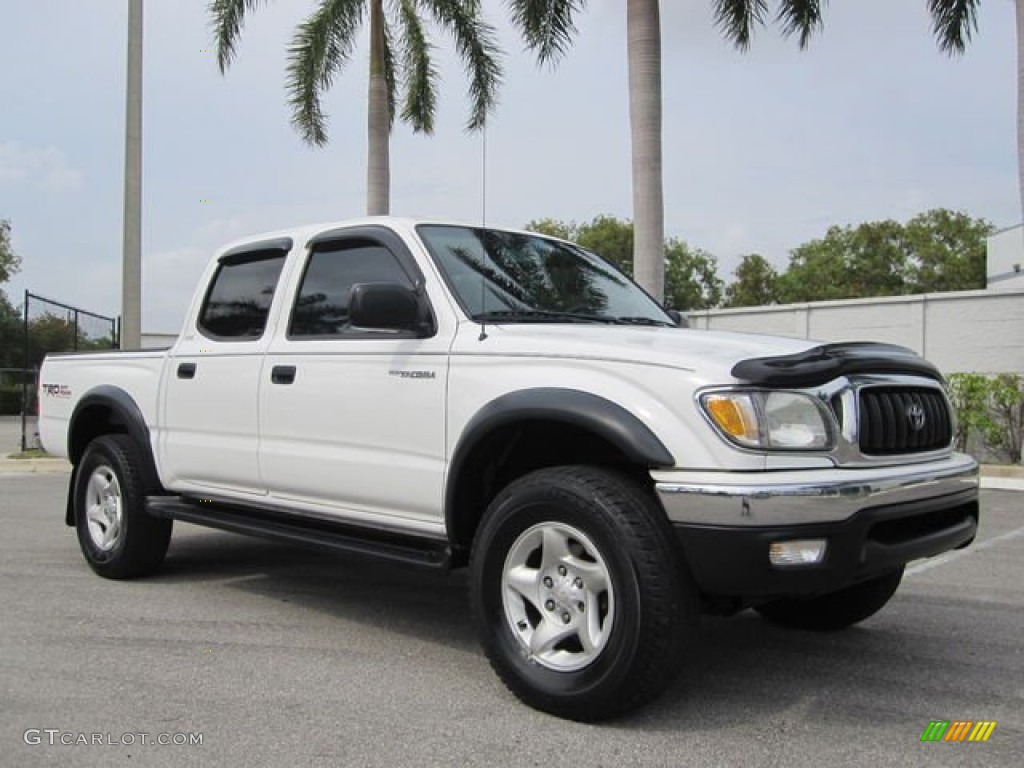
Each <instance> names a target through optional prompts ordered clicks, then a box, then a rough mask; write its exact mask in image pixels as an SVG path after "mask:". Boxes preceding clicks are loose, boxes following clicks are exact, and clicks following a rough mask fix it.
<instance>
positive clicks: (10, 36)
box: [0, 0, 1021, 332]
mask: <svg viewBox="0 0 1024 768" xmlns="http://www.w3.org/2000/svg"><path fill="white" fill-rule="evenodd" d="M127 5H128V3H127V0H0V37H2V44H0V73H2V74H0V218H3V219H8V220H9V221H10V223H11V227H12V240H13V244H14V247H15V249H16V251H17V252H18V254H19V255H20V256H21V258H22V269H21V272H20V274H18V275H17V276H16V277H15V278H14V279H13V280H12V281H11V282H10V283H9V284H8V285H7V286H5V290H6V292H7V294H8V296H9V297H10V298H11V299H12V300H13V301H14V302H15V303H16V304H18V303H20V302H21V296H22V292H23V291H24V290H25V289H28V290H30V291H32V292H33V293H35V294H39V295H42V296H45V297H47V298H52V299H55V300H58V301H61V302H64V303H68V304H74V305H78V306H81V307H83V308H86V309H89V310H92V311H94V312H98V313H101V314H107V315H116V314H119V312H120V309H119V307H120V295H121V294H120V274H121V266H120V264H121V261H120V260H121V231H122V230H121V224H122V210H123V198H122V189H123V167H124V143H123V142H124V80H125V38H126V30H127ZM314 6H315V0H276V1H274V2H268V3H266V4H265V5H261V6H260V8H259V10H258V11H257V12H256V13H254V14H253V15H252V16H251V17H249V21H248V23H247V25H246V28H245V30H244V32H243V36H242V39H241V42H240V45H239V47H238V56H237V59H236V60H235V62H234V64H233V65H232V67H231V69H230V70H229V71H228V73H227V76H226V77H222V76H221V75H220V74H219V72H218V70H217V67H216V63H215V57H214V54H213V53H212V50H211V49H212V47H213V43H212V37H211V34H210V28H209V23H208V19H207V12H206V2H205V0H146V2H145V44H144V45H145V64H144V116H143V121H144V127H143V142H144V149H143V164H144V170H143V195H144V198H143V262H142V270H143V331H144V332H176V331H177V330H178V328H179V327H180V325H181V322H182V320H183V316H184V311H185V309H186V307H187V305H188V302H189V298H190V296H191V294H192V292H193V290H194V288H195V283H196V280H197V278H198V277H199V274H200V272H201V270H202V268H203V266H204V265H205V263H206V262H207V260H208V259H209V258H210V256H211V255H212V253H213V252H214V250H215V249H216V248H218V247H219V246H221V245H223V244H224V243H226V242H228V241H231V240H234V239H237V238H241V237H246V236H249V235H253V234H257V233H260V232H265V231H269V230H274V229H281V228H287V227H289V226H298V225H303V224H309V223H314V222H320V221H341V220H344V219H347V218H352V217H356V216H360V215H362V214H363V212H364V210H365V173H366V172H365V167H366V141H365V135H366V109H365V104H366V99H365V94H366V77H367V63H366V59H367V56H368V52H367V47H366V45H365V40H364V41H363V44H361V46H360V47H359V49H358V50H357V51H356V52H355V56H354V57H353V60H352V61H351V63H350V64H349V66H348V67H347V68H346V70H345V71H344V73H343V74H342V76H341V77H339V78H338V79H337V80H336V81H335V84H334V87H333V88H332V89H331V90H330V91H329V92H328V94H327V96H326V98H325V100H324V106H325V108H326V111H327V112H328V114H329V116H330V117H329V137H330V143H329V145H328V146H327V147H326V148H324V149H312V148H310V147H308V146H306V145H305V144H303V143H302V141H301V139H300V138H299V136H298V134H297V133H296V132H295V130H294V129H293V128H292V127H291V125H290V122H289V112H288V108H287V104H286V96H285V91H284V80H285V64H286V48H287V44H288V41H289V39H290V37H291V35H292V33H293V30H294V27H295V24H296V23H297V22H299V21H300V20H301V19H302V18H304V17H305V16H306V15H307V14H308V13H309V11H310V9H311V8H312V7H314ZM484 8H485V13H486V15H487V17H488V18H489V20H491V21H492V22H493V23H494V24H495V26H496V27H497V28H498V36H499V40H500V43H501V45H502V47H503V48H504V50H505V52H506V55H505V58H504V82H503V85H502V88H501V91H500V104H499V107H498V109H497V111H496V112H495V113H494V114H493V115H492V117H491V118H490V122H489V125H488V129H487V136H486V163H485V161H484V157H485V153H484V142H483V140H482V137H481V136H480V135H479V134H467V133H465V132H464V130H463V127H464V124H465V121H466V118H467V116H468V102H467V100H466V97H465V93H466V86H467V82H466V80H465V78H464V76H463V73H462V70H461V67H460V65H459V63H458V61H457V60H456V59H455V58H454V56H453V55H452V53H451V46H450V43H449V41H448V40H446V39H445V37H444V36H443V35H442V34H438V33H437V31H436V30H435V42H436V43H437V45H438V50H437V56H438V62H439V66H440V69H441V75H442V86H441V87H442V93H441V97H440V105H439V113H438V119H437V123H436V130H435V133H434V135H433V136H432V137H424V136H422V135H416V134H413V133H412V131H411V129H410V128H408V127H407V126H404V125H400V124H399V125H397V126H396V129H395V132H394V134H393V138H392V158H391V169H392V212H393V213H395V214H397V215H408V216H425V217H438V218H444V219H458V220H463V221H472V222H478V221H480V220H481V217H482V216H483V213H484V210H485V207H484V203H483V200H484V197H485V196H486V220H487V223H488V224H495V225H501V226H510V227H517V228H518V227H522V226H523V225H525V224H526V223H527V222H528V221H530V220H532V219H538V218H544V217H551V218H556V219H563V220H567V221H572V220H575V221H585V220H589V219H591V218H593V217H594V216H596V215H598V214H610V215H614V216H618V217H621V218H630V217H631V216H632V212H631V205H632V204H631V189H630V146H629V113H628V91H627V73H626V37H625V2H624V0H589V2H588V4H587V9H586V11H585V12H584V13H583V14H582V15H580V17H579V20H578V21H579V24H578V26H579V34H578V37H577V39H576V43H575V45H574V47H573V48H572V49H571V51H570V52H569V53H568V55H567V56H566V57H565V59H564V60H563V61H562V62H561V63H560V65H559V66H558V67H557V68H554V69H551V68H547V67H545V68H539V67H538V66H537V65H536V63H535V61H534V60H533V59H532V58H531V56H530V55H529V54H527V53H526V52H525V51H523V49H522V44H521V43H520V42H519V41H518V40H517V38H516V36H515V34H514V32H513V30H512V29H511V28H510V27H509V25H508V23H507V9H506V6H505V5H504V3H502V2H500V1H499V0H484ZM710 8H711V3H710V2H709V1H707V0H663V2H662V37H663V42H662V46H663V54H662V55H663V75H662V77H663V98H664V179H665V224H666V234H667V235H669V236H672V237H677V238H681V239H683V240H685V241H686V242H688V243H689V244H690V245H692V246H695V247H699V248H703V249H705V250H707V251H709V252H710V253H712V254H714V255H715V256H716V257H717V258H718V261H719V271H720V274H721V276H722V277H723V279H725V280H727V281H728V280H730V279H731V278H732V270H733V269H734V268H735V266H736V265H737V264H738V263H739V259H740V258H741V257H742V256H743V255H744V254H747V253H753V252H757V253H761V254H763V255H764V256H766V257H767V258H768V259H769V261H771V262H772V263H773V264H775V265H776V267H777V268H780V269H781V268H784V267H785V265H786V264H787V263H788V257H789V252H790V251H791V250H792V249H793V248H795V247H797V246H798V245H800V244H801V243H804V242H806V241H808V240H811V239H813V238H817V237H821V236H822V235H824V233H825V231H826V230H827V228H828V227H829V226H830V225H833V224H839V225H845V224H854V225H855V224H857V223H860V222H862V221H872V220H879V219H889V218H892V219H897V220H906V219H908V218H910V217H912V216H914V215H915V214H917V213H920V212H922V211H925V210H928V209H930V208H937V207H945V208H952V209H956V210H962V211H965V212H967V213H968V214H970V215H971V216H976V217H982V218H985V219H988V220H989V221H991V222H993V223H994V224H995V225H996V226H998V227H1000V228H1002V227H1006V226H1012V225H1015V224H1017V223H1019V221H1020V218H1021V213H1020V201H1019V195H1018V190H1017V173H1016V168H1017V158H1016V122H1015V121H1016V98H1015V94H1016V90H1015V77H1016V55H1015V42H1014V15H1013V14H1014V8H1013V2H1012V0H985V2H983V3H982V4H981V11H980V14H979V29H978V31H977V33H976V35H975V38H974V41H973V44H972V45H971V46H970V48H969V50H968V51H967V53H966V54H965V55H963V56H959V57H954V58H950V57H948V56H946V55H945V54H942V53H940V52H939V51H938V49H937V47H936V45H935V43H934V39H933V37H932V34H931V25H930V20H929V17H928V14H927V11H926V2H925V0H856V2H854V1H852V0H832V2H829V3H828V4H827V6H826V17H825V27H824V30H823V31H822V32H821V34H819V35H818V36H816V37H815V38H814V40H813V41H812V43H811V45H810V48H809V50H806V51H800V50H799V49H798V46H797V44H796V41H795V40H792V39H790V40H785V39H783V38H782V37H781V35H780V34H779V32H778V29H777V28H775V27H773V26H769V27H766V28H764V29H762V30H760V31H759V32H758V33H757V35H756V37H755V39H754V41H753V44H752V46H751V49H750V51H749V52H747V53H745V54H741V53H739V52H737V51H736V50H735V49H734V48H733V47H732V46H731V45H730V44H729V43H728V42H726V41H725V40H724V39H723V38H722V36H721V35H720V34H719V32H718V31H717V30H716V29H715V28H714V25H713V20H712V15H711V10H710ZM364 38H365V32H364ZM485 167H486V174H484V173H483V170H484V168H485ZM484 176H486V185H484V181H483V179H484ZM485 189H486V195H484V190H485Z"/></svg>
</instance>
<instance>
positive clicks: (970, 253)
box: [903, 208, 995, 293]
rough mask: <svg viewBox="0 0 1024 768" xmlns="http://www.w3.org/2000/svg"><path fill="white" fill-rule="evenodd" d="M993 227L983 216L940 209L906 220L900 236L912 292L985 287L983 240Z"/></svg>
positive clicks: (964, 289)
mask: <svg viewBox="0 0 1024 768" xmlns="http://www.w3.org/2000/svg"><path fill="white" fill-rule="evenodd" d="M994 230H995V227H994V226H993V225H992V223H991V222H988V221H985V220H984V219H972V218H971V217H970V216H968V215H967V214H966V213H962V212H960V211H949V210H946V209H944V208H938V209H935V210H931V211H927V212H926V213H922V214H919V215H917V216H915V217H914V218H912V219H911V220H910V221H908V222H907V223H906V224H905V225H904V227H903V232H904V239H905V247H906V249H907V254H908V257H909V259H910V262H911V267H910V271H909V274H908V276H907V279H908V281H909V283H910V288H911V292H912V293H929V292H934V291H966V290H970V289H973V288H984V287H985V239H986V238H987V237H988V236H989V235H991V234H992V232H993V231H994Z"/></svg>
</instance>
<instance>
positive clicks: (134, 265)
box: [121, 0, 142, 349]
mask: <svg viewBox="0 0 1024 768" xmlns="http://www.w3.org/2000/svg"><path fill="white" fill-rule="evenodd" d="M141 345H142V0H128V66H127V77H126V88H125V120H124V239H123V240H122V254H121V349H138V348H139V347H140V346H141Z"/></svg>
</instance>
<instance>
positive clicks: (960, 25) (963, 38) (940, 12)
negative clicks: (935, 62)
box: [928, 0, 981, 55]
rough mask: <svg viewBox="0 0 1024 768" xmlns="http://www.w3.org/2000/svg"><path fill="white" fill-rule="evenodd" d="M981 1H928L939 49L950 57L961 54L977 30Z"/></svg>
mask: <svg viewBox="0 0 1024 768" xmlns="http://www.w3.org/2000/svg"><path fill="white" fill-rule="evenodd" d="M980 3H981V0H928V12H929V13H930V14H931V15H932V30H933V31H934V33H935V41H936V42H937V43H938V44H939V49H940V50H941V51H943V52H944V53H948V54H950V55H952V54H954V53H963V52H964V49H965V48H966V47H967V43H969V42H970V41H971V37H972V35H973V34H974V32H976V31H977V29H978V5H979V4H980Z"/></svg>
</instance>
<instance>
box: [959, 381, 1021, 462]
mask: <svg viewBox="0 0 1024 768" xmlns="http://www.w3.org/2000/svg"><path fill="white" fill-rule="evenodd" d="M948 381H949V399H950V402H951V403H952V405H953V408H954V410H955V411H956V418H957V430H956V436H955V443H956V448H957V450H958V451H964V450H966V449H967V446H968V443H969V441H970V439H971V437H972V435H973V436H974V437H976V438H978V439H980V440H983V441H984V444H985V447H987V448H988V449H989V450H990V451H992V452H993V453H995V454H997V455H999V456H1001V457H1002V458H1004V459H1006V460H1008V461H1009V462H1010V463H1012V464H1019V463H1020V460H1021V441H1022V439H1024V377H1021V376H1019V375H1017V374H1015V373H1001V374H998V375H997V376H985V375H983V374H979V373H954V374H951V375H950V376H949V378H948Z"/></svg>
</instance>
